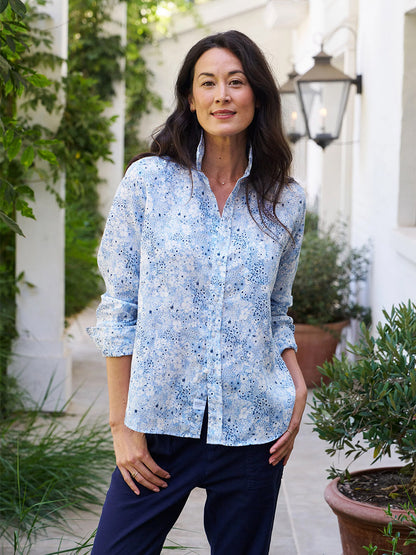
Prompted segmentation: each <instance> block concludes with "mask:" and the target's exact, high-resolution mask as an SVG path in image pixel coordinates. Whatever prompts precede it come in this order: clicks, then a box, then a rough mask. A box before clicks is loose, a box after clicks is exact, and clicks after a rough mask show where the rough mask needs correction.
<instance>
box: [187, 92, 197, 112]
mask: <svg viewBox="0 0 416 555" xmlns="http://www.w3.org/2000/svg"><path fill="white" fill-rule="evenodd" d="M188 102H189V109H190V110H191V112H195V110H196V108H195V103H194V97H193V96H192V95H191V94H190V95H189V96H188Z"/></svg>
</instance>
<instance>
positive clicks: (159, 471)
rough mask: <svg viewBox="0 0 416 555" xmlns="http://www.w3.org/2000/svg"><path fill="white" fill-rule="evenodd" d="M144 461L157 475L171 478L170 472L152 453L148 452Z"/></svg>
mask: <svg viewBox="0 0 416 555" xmlns="http://www.w3.org/2000/svg"><path fill="white" fill-rule="evenodd" d="M142 463H143V464H144V465H145V466H146V467H147V468H148V469H149V470H150V472H152V473H153V474H154V475H155V476H159V477H160V478H164V479H165V480H169V478H170V474H169V472H167V471H166V470H164V469H163V468H161V467H160V466H159V465H158V464H157V463H156V462H155V460H154V459H153V457H152V456H151V454H150V453H149V452H148V453H147V455H146V456H145V457H143V458H142Z"/></svg>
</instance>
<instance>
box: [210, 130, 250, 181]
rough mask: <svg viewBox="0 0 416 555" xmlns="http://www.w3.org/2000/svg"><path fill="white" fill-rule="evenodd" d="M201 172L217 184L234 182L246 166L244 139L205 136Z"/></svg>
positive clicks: (240, 137)
mask: <svg viewBox="0 0 416 555" xmlns="http://www.w3.org/2000/svg"><path fill="white" fill-rule="evenodd" d="M204 138H205V153H204V159H203V161H202V170H203V172H204V173H205V175H207V177H208V178H209V179H214V180H216V181H217V182H218V183H221V184H227V183H230V182H235V181H237V179H239V178H240V177H241V176H242V175H243V174H244V170H245V169H246V166H247V154H246V145H247V142H246V137H245V136H243V137H242V136H235V137H211V136H210V135H207V134H205V137H204Z"/></svg>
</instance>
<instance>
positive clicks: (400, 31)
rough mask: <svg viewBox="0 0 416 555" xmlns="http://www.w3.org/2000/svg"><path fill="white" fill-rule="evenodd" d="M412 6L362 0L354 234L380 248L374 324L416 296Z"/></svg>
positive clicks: (374, 270) (375, 275)
mask: <svg viewBox="0 0 416 555" xmlns="http://www.w3.org/2000/svg"><path fill="white" fill-rule="evenodd" d="M411 8H413V9H416V2H414V1H413V2H409V1H408V0H405V1H397V2H390V1H389V0H377V1H376V0H370V1H369V0H361V1H360V12H359V35H358V39H359V40H358V55H359V65H360V69H361V72H362V74H363V80H364V89H363V95H362V105H361V114H360V120H359V125H360V129H361V133H360V143H359V145H358V148H356V149H355V157H354V178H353V191H352V199H353V200H352V226H351V229H352V232H353V241H354V242H355V243H362V242H364V241H365V240H367V239H369V240H370V241H371V244H372V250H373V253H372V259H373V265H372V272H371V281H370V287H369V294H370V302H371V306H372V309H373V319H374V321H377V320H378V319H380V318H381V317H382V314H381V311H382V308H383V307H384V308H387V309H389V308H390V306H391V305H392V304H393V303H398V302H401V301H406V300H407V299H408V298H412V299H413V300H415V298H416V256H414V254H413V255H412V248H413V253H414V252H415V246H416V236H415V235H414V236H413V241H412V238H411V237H410V238H409V244H408V245H407V248H406V249H405V250H403V249H401V248H400V246H401V245H403V243H404V241H405V237H401V236H400V235H401V232H398V202H399V186H400V173H401V167H400V166H401V159H400V152H401V141H402V108H403V106H402V94H403V68H404V21H405V14H406V12H408V11H409V10H410V9H411ZM413 17H416V14H415V15H414V16H413ZM414 56H415V58H414V59H415V63H416V54H414ZM415 93H416V89H415ZM414 110H416V104H415V106H414ZM413 186H414V187H415V188H416V174H415V173H413ZM415 223H416V222H415ZM412 243H413V246H412ZM400 250H402V251H403V254H404V255H403V254H402V253H401V252H400Z"/></svg>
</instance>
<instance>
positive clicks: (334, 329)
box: [295, 320, 349, 388]
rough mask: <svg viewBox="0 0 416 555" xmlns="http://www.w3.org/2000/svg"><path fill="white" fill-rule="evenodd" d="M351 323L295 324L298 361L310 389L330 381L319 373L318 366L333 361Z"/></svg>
mask: <svg viewBox="0 0 416 555" xmlns="http://www.w3.org/2000/svg"><path fill="white" fill-rule="evenodd" d="M348 324H349V322H348V320H347V321H344V322H335V323H332V324H324V325H322V327H321V326H311V325H309V324H295V340H296V344H297V346H298V352H297V359H298V362H299V366H300V368H301V370H302V373H303V377H304V378H305V382H306V386H307V387H308V388H311V387H315V386H316V385H320V384H321V379H322V378H323V379H324V382H325V383H328V379H327V378H326V377H324V376H322V374H321V373H320V372H319V370H318V368H317V367H318V366H322V364H323V363H324V362H325V361H326V360H331V359H332V357H333V356H334V353H335V350H336V348H337V345H338V343H339V340H340V337H341V332H342V330H343V328H345V327H346V326H348Z"/></svg>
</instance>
